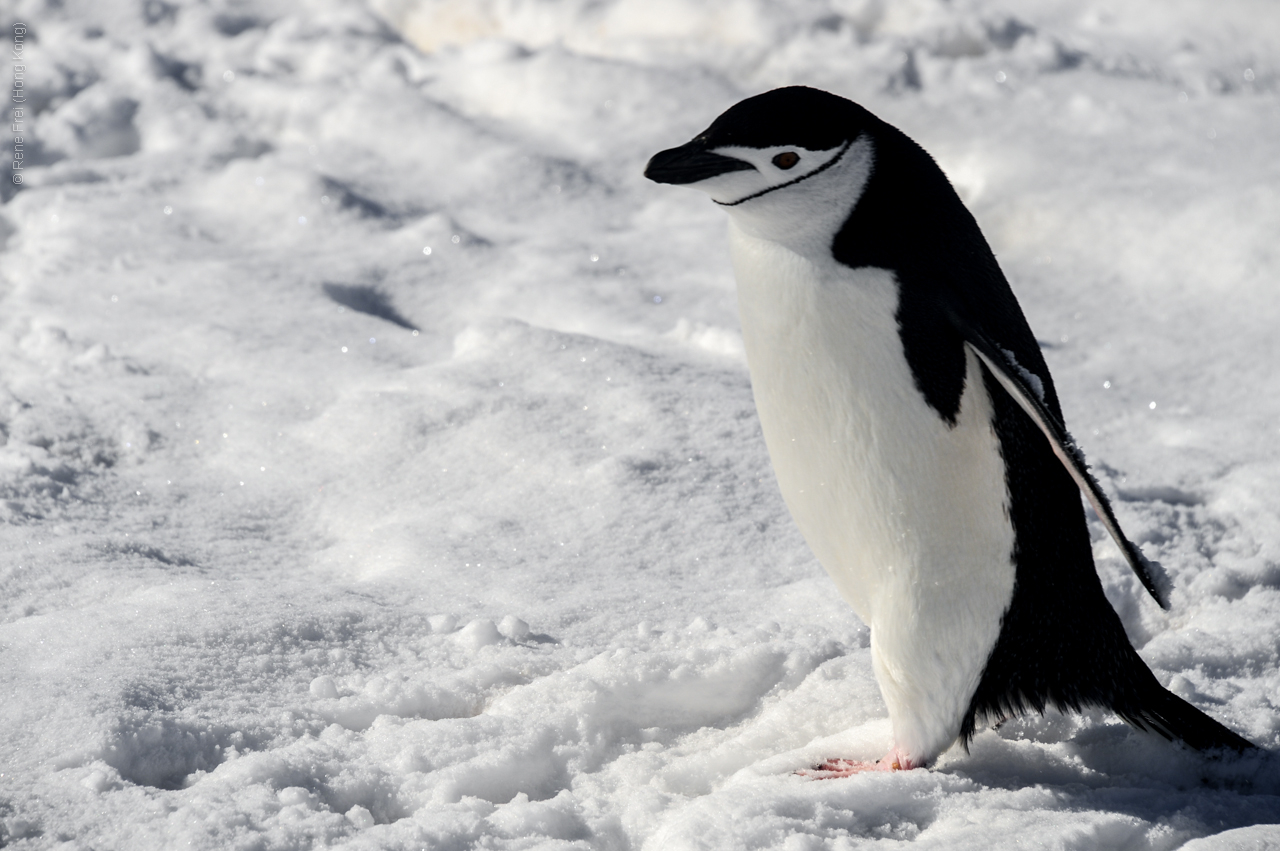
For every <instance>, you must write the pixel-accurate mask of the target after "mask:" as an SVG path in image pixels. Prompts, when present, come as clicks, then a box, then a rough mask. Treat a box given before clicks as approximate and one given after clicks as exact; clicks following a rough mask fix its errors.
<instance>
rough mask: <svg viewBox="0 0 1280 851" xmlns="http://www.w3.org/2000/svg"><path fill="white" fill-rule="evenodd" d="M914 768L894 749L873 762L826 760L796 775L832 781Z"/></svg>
mask: <svg viewBox="0 0 1280 851" xmlns="http://www.w3.org/2000/svg"><path fill="white" fill-rule="evenodd" d="M915 767H916V765H915V763H913V762H912V761H911V760H910V759H909V758H908V757H906V756H904V755H903V754H902V753H901V752H899V751H898V749H897V748H894V749H893V750H891V751H889V752H888V753H887V754H885V755H884V756H882V757H881V758H880V759H879V760H877V761H875V762H861V761H858V760H852V759H828V760H826V761H824V762H821V763H818V764H817V765H815V766H814V767H813V768H808V769H801V770H800V771H797V772H796V774H798V775H800V776H801V777H809V778H812V779H814V780H833V779H835V778H837V777H852V776H853V775H855V774H861V773H863V772H864V771H910V770H911V769H913V768H915Z"/></svg>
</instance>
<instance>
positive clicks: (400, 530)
mask: <svg viewBox="0 0 1280 851" xmlns="http://www.w3.org/2000/svg"><path fill="white" fill-rule="evenodd" d="M371 2H372V5H370V6H366V5H363V4H362V3H359V2H354V0H305V2H295V3H284V2H273V0H263V2H258V3H254V4H235V3H230V2H226V1H225V0H210V2H205V3H195V2H177V0H166V2H161V1H160V0H148V2H146V3H135V2H115V0H113V1H112V2H100V1H99V2H90V0H66V2H64V3H60V4H44V3H39V2H35V0H16V2H14V3H11V4H10V5H9V6H7V7H6V15H5V19H6V21H21V22H23V23H24V24H26V25H27V26H28V27H29V28H30V29H29V32H28V33H27V34H26V38H25V41H24V47H23V53H22V55H23V62H22V65H23V70H22V73H23V74H24V75H25V76H24V78H23V82H24V90H25V91H26V93H27V97H28V101H27V102H26V104H27V106H26V110H27V111H26V114H25V115H24V116H23V118H24V120H25V122H26V128H25V129H24V133H23V136H24V149H23V153H24V158H23V163H24V167H23V169H21V174H22V177H23V181H24V182H23V183H22V184H21V186H20V187H18V186H16V185H15V184H13V183H12V182H9V181H6V182H4V183H3V184H0V185H3V194H2V196H0V197H2V198H3V200H4V201H5V203H4V206H3V208H0V239H3V243H4V244H3V252H2V253H0V544H2V545H0V583H2V584H0V588H2V589H3V593H2V594H0V648H2V649H0V682H2V684H3V692H4V695H5V697H4V701H3V703H2V704H0V844H6V843H7V844H9V845H11V846H12V847H15V848H54V847H65V848H84V849H88V848H125V847H127V848H157V849H159V848H175V847H193V848H208V849H225V848H236V849H267V848H270V849H275V848H299V847H328V846H343V847H350V848H468V847H477V848H510V849H517V848H518V849H531V848H545V849H551V848H601V849H626V848H636V849H639V848H650V849H658V848H662V849H680V848H785V849H795V850H796V851H799V849H818V848H830V849H843V848H854V847H862V846H864V845H872V844H877V843H878V844H885V845H888V844H891V843H895V842H912V843H914V844H917V845H920V846H921V847H945V848H969V847H974V848H984V849H985V848H1002V847H1014V846H1020V845H1025V844H1028V843H1031V844H1035V845H1043V846H1046V847H1062V848H1075V847H1125V848H1141V849H1172V848H1177V847H1186V848H1188V849H1190V848H1195V849H1209V848H1213V849H1227V848H1253V847H1276V846H1277V845H1280V826H1276V824H1275V823H1276V822H1280V772H1278V771H1277V768H1276V766H1275V764H1274V762H1273V760H1272V759H1270V758H1265V759H1264V758H1254V759H1249V760H1243V761H1240V762H1234V763H1226V762H1218V763H1213V762H1210V763H1206V762H1205V761H1203V760H1202V759H1200V758H1199V757H1197V756H1195V755H1192V754H1188V753H1186V752H1184V751H1181V750H1179V749H1177V748H1175V747H1172V746H1170V745H1168V744H1167V743H1165V742H1163V741H1162V740H1160V739H1158V738H1153V737H1150V736H1147V735H1144V734H1141V733H1137V732H1135V731H1132V730H1130V729H1129V728H1127V727H1125V726H1124V725H1123V724H1121V723H1120V722H1119V721H1118V720H1117V719H1115V718H1114V717H1110V716H1107V715H1106V714H1104V713H1097V712H1090V713H1086V714H1084V715H1080V716H1061V715H1056V714H1055V715H1050V716H1048V717H1046V718H1043V719H1042V718H1027V719H1021V720H1014V721H1010V722H1008V723H1006V724H1004V725H1002V726H1001V727H1000V728H999V729H998V730H986V731H983V732H981V733H979V735H978V736H977V737H976V738H975V740H974V742H973V747H972V750H971V752H970V753H968V754H966V753H964V752H963V751H962V750H959V749H953V750H952V751H950V752H948V753H947V754H945V755H944V756H943V758H942V759H941V760H940V762H939V764H938V765H937V766H936V768H935V769H933V770H927V771H926V770H915V771H910V772H901V773H896V774H885V773H875V774H868V775H862V776H856V777H852V778H848V779H843V780H828V781H813V780H807V779H805V778H803V777H800V776H797V775H795V774H794V773H793V772H794V771H795V770H796V769H800V768H803V767H805V766H807V765H811V764H813V763H815V762H816V761H818V760H821V759H825V758H831V757H844V758H850V759H874V758H876V757H878V756H879V755H880V754H881V753H883V752H884V750H885V749H886V747H887V744H888V735H889V732H888V725H887V720H886V712H885V708H884V705H883V702H882V701H881V699H880V696H879V692H878V689H877V688H876V685H875V681H874V678H873V675H872V672H871V666H870V658H869V651H868V649H867V648H868V635H867V632H866V629H865V628H864V627H863V626H862V625H861V624H859V623H858V621H857V620H856V618H855V617H854V616H853V614H852V613H851V612H850V611H849V610H848V609H847V607H845V606H844V605H843V604H842V603H841V602H840V601H839V600H838V599H837V596H836V595H835V594H834V593H833V589H832V587H831V585H830V582H829V580H828V579H827V578H826V577H825V575H824V574H823V573H822V571H821V569H820V568H819V566H818V565H817V564H816V562H815V561H814V559H813V558H812V556H811V555H810V554H809V552H808V551H807V549H806V547H805V545H804V542H803V541H802V540H801V539H800V537H799V535H798V533H797V532H796V531H795V529H794V527H793V526H792V524H791V521H790V519H789V518H788V517H787V515H786V511H785V508H784V507H783V505H782V503H781V500H780V498H779V495H778V493H777V489H776V485H775V484H774V482H773V478H772V472H771V470H770V468H769V463H768V458H767V456H766V454H765V450H764V447H763V444H762V441H761V438H760V432H759V426H758V424H757V420H756V418H755V412H754V407H753V405H752V401H751V392H750V385H749V381H748V377H747V373H746V367H745V362H744V360H743V355H742V344H741V338H740V335H739V333H738V330H737V318H736V314H735V304H734V292H733V281H732V277H731V273H730V270H729V263H728V254H727V250H726V241H725V222H724V217H723V213H722V212H721V211H718V210H716V209H714V207H713V205H711V204H709V203H707V202H706V201H705V199H703V198H701V197H699V196H697V195H695V193H684V192H680V191H678V190H675V189H672V188H671V187H664V186H657V185H653V184H650V183H648V182H647V181H645V180H644V179H643V177H642V176H641V171H642V169H643V167H644V163H645V162H646V161H647V158H648V157H649V156H650V155H651V154H652V153H654V152H656V151H658V150H660V149H662V148H666V147H670V146H671V145H675V144H680V143H682V142H684V141H686V140H687V139H688V138H689V137H690V136H691V135H692V134H693V133H695V132H697V131H698V130H700V129H702V127H704V126H705V125H706V124H707V123H708V122H709V121H710V120H711V119H712V118H713V117H714V116H716V115H717V114H719V112H721V111H722V110H723V109H725V108H726V107H727V106H729V105H730V104H732V103H733V102H735V101H736V100H738V99H740V98H742V97H744V96H747V95H749V94H752V93H755V92H758V91H762V90H764V89H767V88H771V87H774V86H778V85H784V84H791V83H806V84H809V85H815V86H819V87H822V88H826V89H829V90H831V91H835V92H837V93H840V94H843V95H845V96H848V97H851V98H853V99H854V100H857V101H858V102H860V103H862V104H863V105H865V106H867V107H868V108H869V109H871V110H872V111H874V112H876V113H877V114H879V115H880V116H882V117H883V118H885V119H886V120H888V121H890V122H891V123H893V124H895V125H897V126H899V127H901V128H902V129H903V130H904V131H906V132H907V133H908V135H910V136H912V137H913V138H915V139H916V140H918V141H919V142H920V143H921V144H923V145H924V146H925V147H926V148H927V149H928V150H930V151H931V152H932V153H933V154H934V155H935V157H936V158H937V159H938V160H939V162H940V163H941V165H942V166H943V167H944V169H945V170H946V171H947V172H948V173H949V175H950V176H951V177H952V179H953V181H954V182H955V183H956V185H957V187H958V189H959V190H960V192H961V194H962V196H963V197H964V198H965V200H966V202H967V203H968V204H969V205H970V207H971V209H972V210H973V211H974V214H975V215H976V216H977V218H978V220H979V222H980V224H981V225H982V227H983V230H984V232H985V233H986V234H987V237H988V239H989V240H990V241H991V243H992V245H993V247H994V249H995V251H996V253H997V254H998V256H999V257H1000V260H1001V263H1002V265H1003V267H1004V269H1005V271H1006V273H1007V274H1008V275H1009V277H1010V279H1011V280H1012V281H1013V282H1014V286H1015V289H1016V291H1017V292H1018V294H1019V297H1020V300H1021V302H1022V304H1023V307H1024V309H1025V311H1026V312H1027V314H1028V317H1029V319H1030V321H1031V324H1032V327H1033V328H1034V329H1035V330H1036V333H1037V334H1038V335H1039V337H1040V339H1041V340H1042V341H1043V343H1044V347H1045V354H1046V358H1047V359H1048V361H1049V365H1050V368H1051V369H1052V370H1053V375H1054V377H1055V381H1056V383H1057V386H1058V389H1059V393H1060V395H1061V397H1062V401H1063V407H1064V409H1065V412H1066V417H1067V425H1068V427H1069V428H1070V429H1071V430H1072V432H1073V433H1074V434H1075V435H1077V436H1078V437H1079V438H1080V439H1081V443H1082V448H1083V449H1084V450H1085V452H1086V454H1087V456H1088V457H1089V458H1090V460H1091V461H1092V463H1093V465H1094V471H1095V473H1096V474H1097V475H1098V477H1099V479H1100V481H1101V482H1102V484H1103V486H1104V488H1105V489H1106V490H1107V491H1108V493H1109V494H1111V495H1112V497H1113V499H1114V500H1115V506H1116V510H1117V513H1118V515H1119V517H1120V520H1121V522H1122V523H1123V525H1124V527H1125V529H1126V530H1127V531H1128V532H1129V534H1130V536H1131V537H1133V539H1134V540H1135V541H1136V542H1137V543H1139V544H1140V545H1142V546H1144V548H1145V550H1146V552H1147V553H1148V555H1150V556H1151V557H1153V558H1157V559H1158V560H1159V561H1160V562H1162V563H1163V564H1164V565H1165V567H1166V569H1167V570H1168V571H1169V573H1170V576H1171V578H1172V581H1173V583H1174V593H1173V609H1172V611H1171V612H1169V613H1164V612H1162V611H1160V610H1159V608H1158V607H1157V606H1156V605H1155V603H1154V602H1152V601H1151V600H1149V599H1147V598H1146V596H1145V594H1144V592H1143V590H1142V589H1141V587H1140V586H1139V585H1138V583H1137V581H1136V579H1135V578H1134V577H1133V576H1132V575H1131V574H1130V573H1129V572H1128V569H1127V567H1126V566H1125V565H1124V563H1123V560H1122V559H1121V557H1120V554H1119V552H1118V550H1116V549H1115V547H1114V545H1113V544H1111V543H1110V541H1109V540H1107V538H1106V537H1105V533H1104V532H1103V530H1102V528H1101V526H1100V525H1098V524H1097V523H1094V524H1093V527H1092V532H1093V535H1094V540H1095V550H1096V556H1097V558H1098V563H1099V571H1100V574H1101V575H1102V577H1103V581H1104V585H1105V587H1106V589H1107V593H1108V596H1109V598H1110V599H1111V600H1112V602H1113V604H1114V605H1115V606H1116V608H1117V611H1118V612H1119V613H1120V615H1121V617H1122V619H1123V621H1124V623H1125V625H1126V628H1127V629H1128V630H1129V633H1130V635H1131V637H1132V638H1133V640H1134V642H1135V644H1136V645H1137V646H1138V647H1139V649H1140V651H1141V652H1142V655H1143V657H1144V658H1145V659H1146V660H1147V662H1148V663H1149V664H1150V665H1151V666H1152V667H1153V669H1154V670H1155V671H1156V673H1157V675H1158V676H1159V677H1160V679H1161V681H1162V682H1164V683H1167V684H1169V686H1170V687H1171V688H1172V689H1173V690H1174V691H1176V692H1177V693H1178V694H1180V695H1182V696H1184V697H1186V698H1187V699H1189V700H1192V701H1193V702H1195V703H1197V704H1198V705H1199V706H1201V707H1203V708H1204V709H1206V711H1208V712H1210V713H1212V714H1213V715H1215V717H1217V718H1219V719H1221V720H1222V721H1223V722H1224V723H1226V724H1227V725H1228V726H1230V727H1231V728H1232V729H1235V730H1237V731H1239V732H1240V733H1241V734H1243V735H1245V736H1247V737H1249V738H1250V739H1251V740H1253V741H1255V742H1257V743H1258V744H1260V745H1262V746H1264V747H1266V748H1270V749H1272V750H1274V749H1275V748H1276V747H1277V746H1278V745H1280V716H1278V715H1277V711H1276V703H1275V700H1276V698H1275V695H1276V694H1277V693H1280V668H1278V660H1280V638H1278V637H1277V636H1280V633H1278V632H1277V631H1276V628H1275V624H1276V623H1277V622H1278V618H1280V508H1278V506H1280V449H1278V448H1277V447H1278V445H1280V435H1278V432H1280V374H1278V373H1280V371H1278V370H1277V369H1276V368H1275V367H1276V364H1277V363H1280V338H1278V337H1277V336H1276V335H1275V333H1274V327H1275V325H1276V322H1277V318H1278V314H1277V309H1276V307H1275V295H1274V294H1275V286H1276V284H1275V281H1276V279H1277V275H1280V254H1277V252H1276V249H1275V234H1276V233H1277V232H1280V197H1277V195H1276V193H1275V192H1274V187H1275V186H1276V185H1277V181H1278V180H1280V163H1278V162H1277V160H1276V157H1275V156H1274V152H1275V141H1274V140H1275V139H1276V138H1278V137H1280V97H1278V96H1280V68H1278V67H1277V66H1276V65H1275V63H1274V57H1275V55H1276V50H1277V47H1280V16H1277V15H1276V14H1275V11H1274V8H1273V6H1272V4H1270V3H1269V2H1267V0H1232V2H1216V3H1212V4H1209V3H1200V2H1192V1H1191V0H1179V2H1161V3H1156V2H1154V0H1108V2H1107V3H1106V4H1101V3H1094V2H1090V3H1085V4H1078V3H1066V2H1059V0H1026V1H1025V2H1018V3H1009V4H1005V5H998V4H997V3H996V2H995V0H955V2H952V3H945V2H942V0H901V2H894V3H882V2H877V0H802V2H796V3H788V4H770V3H766V2H763V0H733V1H732V2H726V3H720V4H702V3H697V2H694V0H660V2H659V0H647V2H641V0H606V2H587V0H564V1H563V2H554V3H553V2H549V0H475V2H463V0H371ZM9 32H12V30H9ZM7 64H8V66H9V68H8V69H7V70H6V72H5V73H9V74H12V73H15V72H14V71H13V65H14V63H13V62H12V61H10V62H9V63H7ZM10 105H11V106H12V105H13V104H12V103H11V104H10ZM7 135H8V134H6V138H7ZM8 144H9V150H10V151H12V150H13V144H12V140H9V143H8ZM428 248H429V249H430V251H429V252H428V251H427V249H428ZM1104 382H1105V383H1104ZM1153 402H1154V403H1156V404H1155V405H1154V406H1153V405H1152V403H1153Z"/></svg>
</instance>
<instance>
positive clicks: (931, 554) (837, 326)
mask: <svg viewBox="0 0 1280 851" xmlns="http://www.w3.org/2000/svg"><path fill="white" fill-rule="evenodd" d="M730 244H731V248H732V252H733V260H734V270H735V274H736V277H737V282H738V305H739V310H740V313H741V318H742V329H743V339H744V342H745V344H746V351H747V359H748V362H749V365H750V369H751V382H752V388H753V391H754V394H755V399H756V407H757V409H758V411H759V415H760V421H761V425H762V427H763V430H764V436H765V441H766V443H767V444H768V447H769V454H770V457H771V459H772V461H773V467H774V471H775V473H776V474H777V477H778V484H779V486H780V487H781V490H782V495H783V498H784V499H785V500H786V503H787V507H788V508H789V509H790V510H791V514H792V516H793V517H794V518H795V520H796V523H797V524H798V525H799V527H800V530H801V532H802V533H803V534H804V536H805V539H806V540H807V541H808V543H809V545H810V547H812V549H813V551H814V553H815V554H816V555H817V557H818V560H819V561H820V562H821V563H822V565H823V566H824V567H825V568H826V569H827V571H828V573H830V574H831V578H832V579H833V580H834V581H835V584H836V586H837V588H838V589H839V591H840V593H841V595H842V596H843V597H844V598H845V599H846V600H847V601H848V602H849V604H850V605H851V606H852V607H853V609H854V611H855V612H857V614H858V616H859V617H861V618H862V619H863V621H864V622H866V623H867V624H868V626H870V627H871V630H872V647H873V652H874V653H875V656H876V663H877V672H878V674H881V676H880V680H881V687H882V689H883V690H884V692H885V697H886V701H888V702H889V703H890V709H891V714H893V704H894V698H893V696H892V694H891V692H893V691H894V689H895V688H898V689H900V690H904V693H903V694H902V695H901V697H902V699H903V700H907V701H911V700H915V701H917V703H918V701H919V700H920V695H919V694H917V693H916V692H919V691H921V690H923V691H924V692H930V693H931V692H935V691H938V690H942V691H948V690H949V691H954V692H963V693H962V694H959V695H957V697H956V699H957V700H963V701H966V702H967V700H968V696H969V695H971V694H972V692H973V689H974V688H976V685H977V678H978V676H979V675H980V674H981V668H982V665H983V664H984V663H985V661H986V658H987V656H988V655H989V653H990V650H991V647H992V646H993V645H994V642H995V638H996V636H997V634H998V629H999V622H1000V616H1001V615H1002V613H1003V611H1004V609H1005V608H1006V607H1007V605H1008V602H1009V599H1010V597H1011V595H1012V588H1013V578H1014V566H1013V561H1012V552H1013V532H1012V529H1011V527H1010V524H1009V522H1008V519H1007V513H1006V505H1007V499H1008V496H1007V488H1006V484H1005V480H1004V467H1003V463H1002V461H1001V457H1000V452H999V443H998V440H997V438H996V436H995V432H994V430H993V428H992V422H991V417H992V413H991V403H990V398H989V396H988V395H987V391H986V388H985V387H984V386H983V382H982V378H981V373H980V368H979V366H978V363H977V360H976V358H974V357H973V356H972V355H971V354H968V353H966V357H967V358H968V361H969V362H968V370H967V375H966V385H965V393H964V396H963V398H962V402H961V409H960V414H959V416H958V418H957V422H956V424H955V426H954V427H952V426H948V424H947V423H946V422H944V421H943V420H942V418H941V417H939V416H938V414H937V412H935V411H934V410H933V409H932V408H930V407H929V406H928V404H927V403H926V402H925V400H924V397H923V396H922V395H921V393H920V392H919V391H918V390H917V389H916V387H915V384H914V380H913V378H912V374H911V370H910V367H909V366H908V364H907V361H906V358H905V356H904V354H903V349H902V344H901V342H900V339H899V336H898V325H897V321H896V318H895V314H896V310H897V303H898V292H897V285H896V282H895V280H894V277H893V275H892V273H890V272H888V271H886V270H883V269H858V270H853V269H849V268H847V267H844V266H841V265H839V264H837V263H836V262H835V261H834V260H831V261H828V262H825V263H818V262H814V261H812V260H810V259H808V258H806V257H804V256H801V255H800V254H797V253H795V252H794V251H792V250H790V249H788V248H785V247H783V246H781V245H779V244H778V243H776V242H772V241H770V240H765V239H759V238H757V237H754V236H751V235H748V234H747V233H746V232H744V231H742V230H741V229H739V228H738V227H737V226H736V225H731V227H730ZM939 711H940V713H941V715H945V716H950V715H952V714H954V707H946V708H943V707H939ZM961 711H962V709H961ZM940 723H941V722H940ZM949 723H950V722H949V721H948V722H946V723H944V724H943V726H947V724H949ZM955 723H956V724H958V723H959V721H958V716H957V718H956V721H955ZM895 726H896V725H895ZM921 735H922V736H925V737H926V738H929V737H931V736H933V735H935V734H934V733H930V734H927V735H926V734H923V733H922V734H921ZM936 735H945V731H938V732H936ZM952 737H954V733H953V734H952Z"/></svg>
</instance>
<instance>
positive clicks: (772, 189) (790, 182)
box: [711, 136, 862, 207]
mask: <svg viewBox="0 0 1280 851" xmlns="http://www.w3.org/2000/svg"><path fill="white" fill-rule="evenodd" d="M858 138H859V139H860V138H862V137H861V136H859V137H858ZM856 141H858V139H850V140H849V141H848V142H845V143H844V147H843V148H841V149H840V153H838V154H836V155H835V156H834V157H832V158H831V159H829V160H827V161H826V162H825V163H823V164H822V165H820V166H818V167H817V168H815V169H814V170H813V171H811V172H809V173H808V174H802V175H800V176H799V177H797V178H796V179H795V180H788V181H787V182H786V183H779V184H778V185H777V186H770V187H769V188H768V189H761V190H760V191H759V192H754V193H752V194H750V195H748V196H747V197H745V198H739V199H738V200H737V201H716V199H714V198H712V199H711V200H712V201H715V202H716V203H717V204H719V205H720V206H721V207H736V206H738V205H739V204H741V203H743V202H744V201H750V200H751V199H752V198H759V197H760V196H761V195H768V194H769V193H770V192H776V191H777V190H779V189H786V188H787V187H788V186H795V185H796V184H797V183H799V182H800V181H802V180H808V179H809V178H811V177H813V176H814V175H816V174H822V173H823V172H824V171H826V170H827V169H829V168H831V167H832V166H833V165H835V164H836V163H838V162H840V160H841V159H843V158H844V155H845V153H846V152H847V151H848V150H849V149H850V148H852V147H853V143H854V142H856Z"/></svg>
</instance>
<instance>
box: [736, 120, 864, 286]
mask: <svg viewBox="0 0 1280 851" xmlns="http://www.w3.org/2000/svg"><path fill="white" fill-rule="evenodd" d="M874 158H875V149H874V146H873V145H872V142H871V139H870V138H869V137H868V136H866V135H865V134H864V135H863V136H861V137H859V138H858V139H856V140H855V141H854V142H853V144H851V145H850V146H849V148H848V150H847V151H845V153H844V156H842V157H841V158H840V161H839V162H837V163H835V164H834V165H833V166H832V167H831V168H829V169H826V170H824V171H823V173H822V174H820V175H816V176H815V177H814V178H813V179H811V180H803V181H801V182H799V183H796V184H793V185H791V186H786V187H784V188H781V189H778V190H777V191H774V192H768V193H765V194H764V195H761V196H759V197H757V198H752V199H751V200H749V201H747V202H745V203H742V204H737V205H734V206H726V207H725V209H726V211H727V212H728V213H729V221H730V226H731V227H732V228H735V229H737V230H738V231H740V232H741V233H742V234H743V235H745V236H748V237H751V238H753V239H760V240H766V241H768V242H773V243H777V244H778V245H781V246H783V247H784V248H787V249H789V250H790V251H793V252H795V253H796V254H799V255H801V256H802V257H805V258H806V259H808V260H810V261H812V262H814V263H817V264H819V265H825V264H826V263H827V262H828V261H831V260H832V259H833V258H832V253H831V246H832V243H833V242H834V240H835V236H836V234H837V233H838V232H839V230H840V228H841V226H842V225H843V224H844V223H845V221H846V220H847V219H848V218H849V214H850V213H852V212H853V208H854V207H855V206H857V203H858V199H859V198H860V197H861V196H862V191H863V189H864V188H865V187H866V185H867V180H868V179H869V178H870V176H871V170H872V167H873V165H874Z"/></svg>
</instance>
